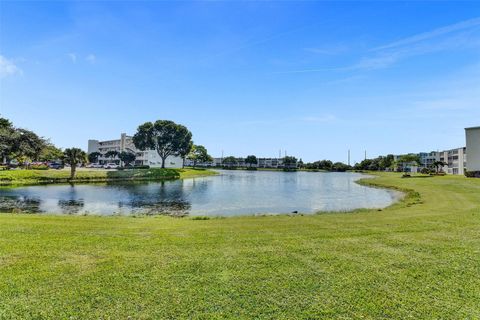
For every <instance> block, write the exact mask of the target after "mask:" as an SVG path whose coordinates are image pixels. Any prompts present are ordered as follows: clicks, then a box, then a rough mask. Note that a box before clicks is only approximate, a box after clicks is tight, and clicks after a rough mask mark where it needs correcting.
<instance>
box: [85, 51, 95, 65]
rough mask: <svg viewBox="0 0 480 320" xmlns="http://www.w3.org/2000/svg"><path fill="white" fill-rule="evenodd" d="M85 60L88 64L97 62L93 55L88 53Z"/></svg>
mask: <svg viewBox="0 0 480 320" xmlns="http://www.w3.org/2000/svg"><path fill="white" fill-rule="evenodd" d="M85 60H87V61H88V62H90V63H92V64H93V63H95V61H97V57H95V55H94V54H93V53H90V54H89V55H88V56H86V57H85Z"/></svg>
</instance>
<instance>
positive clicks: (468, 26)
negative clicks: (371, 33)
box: [373, 17, 480, 51]
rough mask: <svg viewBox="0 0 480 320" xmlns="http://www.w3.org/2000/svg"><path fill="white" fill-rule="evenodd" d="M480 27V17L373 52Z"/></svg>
mask: <svg viewBox="0 0 480 320" xmlns="http://www.w3.org/2000/svg"><path fill="white" fill-rule="evenodd" d="M478 26H480V17H479V18H474V19H470V20H465V21H461V22H458V23H455V24H451V25H448V26H445V27H441V28H438V29H434V30H431V31H428V32H424V33H419V34H416V35H413V36H411V37H408V38H404V39H401V40H398V41H395V42H392V43H389V44H386V45H383V46H380V47H377V48H374V49H373V50H375V51H378V50H385V49H391V48H395V47H400V46H406V45H411V44H414V43H418V42H421V41H426V40H430V39H432V38H435V37H439V36H443V35H446V34H449V33H453V32H456V31H460V30H465V29H471V28H474V27H478Z"/></svg>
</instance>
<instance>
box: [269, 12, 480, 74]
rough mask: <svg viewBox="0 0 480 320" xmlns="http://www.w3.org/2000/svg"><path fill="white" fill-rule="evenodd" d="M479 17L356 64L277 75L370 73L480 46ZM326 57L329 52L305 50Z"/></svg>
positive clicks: (388, 47) (383, 50)
mask: <svg viewBox="0 0 480 320" xmlns="http://www.w3.org/2000/svg"><path fill="white" fill-rule="evenodd" d="M479 31H480V17H479V18H474V19H469V20H465V21H461V22H458V23H455V24H452V25H448V26H444V27H440V28H437V29H434V30H431V31H427V32H423V33H419V34H416V35H413V36H410V37H406V38H404V39H400V40H397V41H394V42H391V43H387V44H385V45H381V46H378V47H375V48H372V49H370V50H368V51H367V54H366V55H365V56H363V57H362V58H360V59H359V60H358V62H357V63H355V64H353V65H351V66H347V67H337V68H306V69H300V70H290V71H283V72H276V74H290V73H310V72H325V71H340V72H342V71H362V70H364V71H369V70H377V69H384V68H388V67H390V66H392V65H394V64H395V63H397V62H399V61H401V60H404V59H407V58H410V57H414V56H419V55H425V54H430V53H435V52H441V51H447V50H464V49H468V48H478V47H480V32H479ZM304 50H307V51H310V52H317V53H319V54H327V53H329V52H331V51H328V50H327V49H321V48H320V49H318V50H317V49H314V48H313V49H312V48H309V49H304Z"/></svg>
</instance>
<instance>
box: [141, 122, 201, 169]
mask: <svg viewBox="0 0 480 320" xmlns="http://www.w3.org/2000/svg"><path fill="white" fill-rule="evenodd" d="M133 143H134V144H135V147H137V148H138V149H140V150H147V149H154V150H156V151H157V153H158V155H159V156H160V158H161V159H162V168H165V160H166V159H167V157H169V156H185V155H187V154H188V153H189V152H187V150H188V149H189V148H191V144H192V133H191V132H190V131H189V130H188V129H187V128H186V127H185V126H182V125H180V124H176V123H175V122H173V121H169V120H157V121H156V122H154V123H152V122H146V123H144V124H142V125H140V126H139V127H138V129H137V133H135V135H134V136H133ZM188 151H190V150H188Z"/></svg>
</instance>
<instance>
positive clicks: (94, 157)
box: [88, 151, 102, 163]
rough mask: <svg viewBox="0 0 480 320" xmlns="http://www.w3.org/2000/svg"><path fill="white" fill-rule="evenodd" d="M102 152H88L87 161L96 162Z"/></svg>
mask: <svg viewBox="0 0 480 320" xmlns="http://www.w3.org/2000/svg"><path fill="white" fill-rule="evenodd" d="M101 155H102V154H101V153H100V152H97V151H95V152H92V153H89V154H88V162H90V163H97V161H98V158H99V157H100V156H101Z"/></svg>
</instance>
